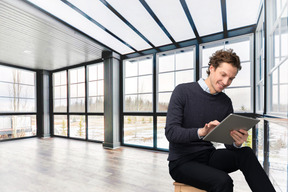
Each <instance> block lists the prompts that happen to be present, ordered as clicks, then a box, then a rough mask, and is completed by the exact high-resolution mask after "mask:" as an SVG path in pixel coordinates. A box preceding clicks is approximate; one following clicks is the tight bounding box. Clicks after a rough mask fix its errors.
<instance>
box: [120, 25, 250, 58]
mask: <svg viewBox="0 0 288 192" xmlns="http://www.w3.org/2000/svg"><path fill="white" fill-rule="evenodd" d="M255 30H256V25H250V26H246V27H241V28H238V29H233V30H230V31H227V38H232V37H237V36H241V35H246V34H250V33H254V32H255ZM222 39H225V38H224V33H223V32H220V33H215V34H212V35H207V36H203V37H201V42H202V43H209V42H213V41H218V40H222ZM178 44H179V47H180V48H185V47H189V46H193V45H197V44H199V43H198V40H197V39H196V38H194V39H190V40H187V41H182V42H178ZM158 48H159V49H160V50H161V52H164V51H170V50H173V49H175V46H174V45H173V44H170V45H165V46H161V47H158ZM141 53H142V55H143V54H144V55H149V54H154V53H159V51H156V50H155V49H149V50H144V51H141ZM142 55H139V53H131V54H126V55H122V59H130V58H134V57H139V56H142Z"/></svg>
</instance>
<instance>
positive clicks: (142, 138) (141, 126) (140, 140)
mask: <svg viewBox="0 0 288 192" xmlns="http://www.w3.org/2000/svg"><path fill="white" fill-rule="evenodd" d="M124 143H125V144H133V145H141V146H148V147H152V146H153V117H152V116H124Z"/></svg>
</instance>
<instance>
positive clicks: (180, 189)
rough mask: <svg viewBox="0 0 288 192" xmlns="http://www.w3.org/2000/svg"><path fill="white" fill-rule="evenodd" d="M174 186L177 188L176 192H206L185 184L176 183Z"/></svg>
mask: <svg viewBox="0 0 288 192" xmlns="http://www.w3.org/2000/svg"><path fill="white" fill-rule="evenodd" d="M173 185H174V186H175V192H205V191H204V190H202V189H197V188H195V187H192V186H190V185H186V184H184V183H178V182H174V183H173Z"/></svg>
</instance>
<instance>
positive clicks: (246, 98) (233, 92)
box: [200, 35, 253, 112]
mask: <svg viewBox="0 0 288 192" xmlns="http://www.w3.org/2000/svg"><path fill="white" fill-rule="evenodd" d="M252 40H253V39H252V35H249V36H247V35H246V36H242V37H237V38H231V39H226V40H225V41H224V40H223V41H218V42H215V43H214V42H211V43H207V44H203V45H201V48H200V50H202V51H201V55H200V57H201V59H200V61H202V65H201V66H202V69H201V71H202V78H204V79H206V78H207V73H206V70H207V69H208V63H209V60H210V59H209V58H210V57H211V56H212V55H213V54H214V53H215V52H216V51H218V50H221V49H226V50H227V49H233V51H234V52H235V53H236V54H237V55H238V56H239V58H240V62H241V66H242V69H241V70H240V71H239V72H238V74H237V76H236V78H235V79H234V80H233V82H232V84H231V85H230V87H228V88H226V89H225V90H224V92H225V93H226V94H227V95H228V96H229V97H230V98H231V100H232V102H233V107H234V111H235V112H251V111H252V110H253V107H252V104H253V103H252V102H253V99H252V98H253V97H252V79H253V78H251V77H252V75H253V70H252V66H253V65H252V63H253V60H252V58H253V57H252V55H253V54H252V51H251V47H252V46H251V45H252V43H253V41H252Z"/></svg>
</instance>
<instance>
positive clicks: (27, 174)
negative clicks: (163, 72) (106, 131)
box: [0, 138, 250, 192]
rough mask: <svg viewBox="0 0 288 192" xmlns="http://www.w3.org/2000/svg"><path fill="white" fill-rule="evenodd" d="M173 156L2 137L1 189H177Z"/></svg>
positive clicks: (110, 191)
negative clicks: (171, 164)
mask: <svg viewBox="0 0 288 192" xmlns="http://www.w3.org/2000/svg"><path fill="white" fill-rule="evenodd" d="M167 156H168V153H166V152H155V151H150V150H143V149H136V148H130V147H121V148H119V149H116V150H108V149H103V147H102V144H98V143H92V142H85V141H77V140H69V139H62V138H50V139H38V138H32V139H24V140H16V141H7V142H1V143H0V181H1V185H0V191H1V192H8V191H9V192H70V191H71V192H78V191H79V192H90V191H91V192H92V191H93V192H173V191H174V188H173V180H172V179H171V177H170V175H169V173H168V162H167ZM233 179H234V181H235V182H234V184H235V188H238V190H234V191H237V192H249V191H250V190H249V188H248V187H247V184H246V182H245V181H243V177H242V176H240V175H239V174H237V173H235V174H233ZM239 182H240V184H239ZM243 182H244V183H243ZM237 186H238V187H237ZM239 186H241V189H240V190H239Z"/></svg>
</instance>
